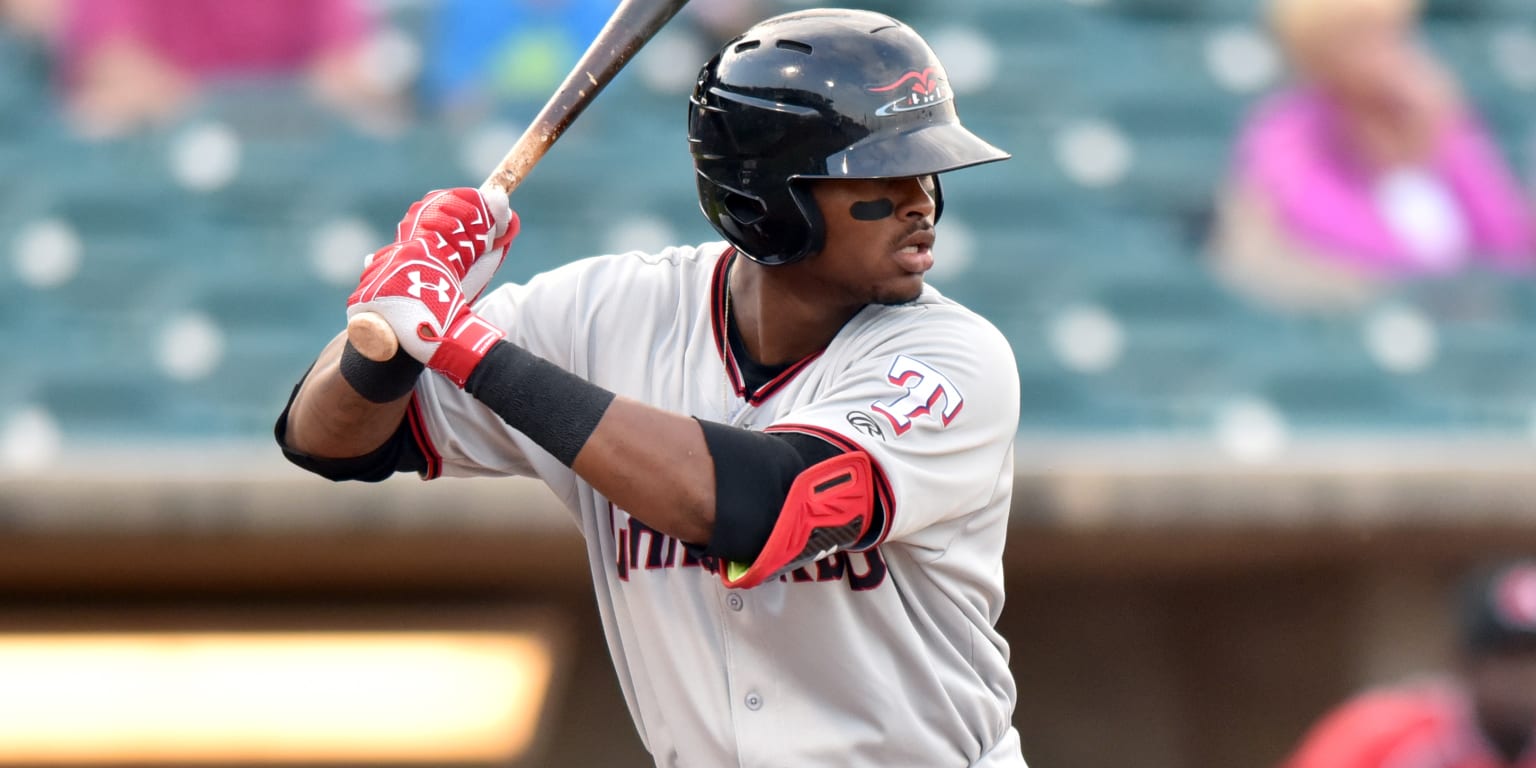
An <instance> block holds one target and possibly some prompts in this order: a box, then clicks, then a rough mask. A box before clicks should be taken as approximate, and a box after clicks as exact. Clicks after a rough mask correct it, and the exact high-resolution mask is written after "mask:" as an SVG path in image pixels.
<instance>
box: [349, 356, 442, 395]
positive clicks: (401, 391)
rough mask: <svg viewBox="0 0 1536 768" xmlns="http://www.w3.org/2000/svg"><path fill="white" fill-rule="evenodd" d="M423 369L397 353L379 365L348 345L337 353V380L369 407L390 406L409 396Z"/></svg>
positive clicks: (422, 366)
mask: <svg viewBox="0 0 1536 768" xmlns="http://www.w3.org/2000/svg"><path fill="white" fill-rule="evenodd" d="M425 368H426V366H424V365H422V364H421V363H419V362H417V361H416V359H415V358H413V357H411V356H410V355H408V354H406V353H405V350H403V349H402V350H400V351H398V352H396V353H395V356H394V357H392V358H390V359H388V360H386V361H384V362H382V363H378V362H374V361H372V360H369V359H368V358H366V357H363V353H361V352H359V351H357V348H356V347H354V346H352V342H350V341H348V342H347V346H346V347H345V348H344V349H342V350H341V378H343V379H346V381H347V383H348V384H351V385H352V388H353V389H355V390H357V393H358V394H359V395H362V396H363V398H364V399H365V400H367V401H369V402H371V403H392V402H394V401H396V400H399V399H400V398H402V397H405V396H406V395H408V394H410V393H411V389H412V388H414V387H415V386H416V380H417V379H419V378H421V372H422V371H423V370H424V369H425Z"/></svg>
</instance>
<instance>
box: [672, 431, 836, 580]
mask: <svg viewBox="0 0 1536 768" xmlns="http://www.w3.org/2000/svg"><path fill="white" fill-rule="evenodd" d="M699 426H700V427H701V428H702V429H703V430H704V443H705V444H706V445H707V446H708V447H709V455H710V457H711V458H712V459H713V460H714V464H715V525H714V531H713V533H712V534H711V536H710V540H709V544H708V545H707V546H705V548H704V552H705V553H706V554H709V555H712V556H715V557H720V558H724V559H727V560H734V561H736V562H741V563H750V562H752V561H753V560H756V559H757V556H758V553H760V552H762V551H763V545H764V544H767V543H768V536H769V535H770V534H772V533H773V527H774V526H775V525H776V524H778V521H779V512H780V511H781V510H782V509H783V508H784V499H785V498H786V497H787V496H788V495H789V488H790V486H791V485H793V484H794V482H795V478H796V477H798V476H799V475H800V473H801V472H804V471H805V469H806V467H809V466H811V465H813V464H819V463H821V462H823V461H825V460H827V459H830V458H832V457H833V456H836V455H838V454H840V453H842V451H841V450H839V449H838V448H837V447H836V446H834V445H832V444H830V443H828V442H826V441H824V440H821V439H818V438H816V437H813V436H811V435H802V434H793V433H786V434H772V435H770V434H764V433H762V432H753V431H751V430H746V429H739V428H737V427H730V426H726V425H724V424H717V423H715V422H711V421H704V420H702V419H700V420H699Z"/></svg>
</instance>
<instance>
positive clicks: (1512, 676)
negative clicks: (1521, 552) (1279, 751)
mask: <svg viewBox="0 0 1536 768" xmlns="http://www.w3.org/2000/svg"><path fill="white" fill-rule="evenodd" d="M1462 649H1463V660H1462V665H1461V669H1460V674H1458V675H1456V676H1454V677H1451V678H1447V679H1441V680H1434V681H1426V682H1422V683H1418V684H1413V685H1405V686H1402V687H1398V688H1392V689H1388V690H1381V691H1375V692H1371V693H1366V694H1364V695H1362V696H1359V697H1358V698H1355V699H1354V700H1352V701H1349V702H1347V703H1345V704H1344V705H1343V706H1342V707H1340V708H1339V709H1338V710H1337V711H1335V712H1333V713H1332V714H1330V715H1329V716H1328V717H1327V718H1326V719H1324V720H1323V721H1322V722H1321V723H1320V724H1318V725H1317V726H1316V727H1315V728H1313V729H1312V731H1311V733H1309V734H1307V736H1306V739H1305V740H1304V741H1303V743H1302V745H1301V747H1300V749H1298V750H1297V752H1296V754H1295V755H1293V756H1292V757H1291V759H1290V761H1289V762H1287V763H1286V764H1285V768H1536V560H1526V561H1522V562H1516V563H1511V564H1508V565H1505V566H1503V567H1500V568H1497V569H1493V570H1491V571H1489V572H1488V573H1487V574H1486V575H1484V576H1482V577H1480V578H1476V579H1474V580H1472V582H1471V583H1470V584H1469V587H1468V589H1467V590H1466V593H1465V595H1464V596H1463V610H1462Z"/></svg>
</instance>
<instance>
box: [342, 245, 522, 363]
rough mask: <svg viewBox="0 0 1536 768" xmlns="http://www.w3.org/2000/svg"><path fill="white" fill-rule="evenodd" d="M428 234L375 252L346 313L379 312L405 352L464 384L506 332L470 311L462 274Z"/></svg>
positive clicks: (353, 293) (348, 303)
mask: <svg viewBox="0 0 1536 768" xmlns="http://www.w3.org/2000/svg"><path fill="white" fill-rule="evenodd" d="M429 237H430V236H426V237H417V238H415V239H412V240H409V241H406V242H402V243H394V244H391V245H389V246H386V247H384V248H382V249H380V250H379V251H378V252H377V253H374V254H373V256H371V257H370V258H369V261H368V265H367V267H366V268H365V269H364V270H363V277H362V280H361V282H360V283H359V284H358V287H357V290H356V291H353V292H352V295H351V296H350V297H348V298H347V317H348V318H350V317H352V316H353V315H356V314H359V313H361V312H374V313H377V314H378V315H379V316H381V317H383V318H384V321H385V322H387V323H389V327H390V328H391V329H392V330H393V331H394V332H395V338H397V339H399V341H400V347H401V348H402V349H404V350H405V352H406V354H408V355H410V356H411V357H413V358H415V359H416V360H418V361H420V362H422V363H425V364H426V365H427V367H429V368H431V369H433V370H435V371H438V372H440V373H442V374H443V375H444V376H447V377H448V378H449V379H450V380H451V381H453V382H454V383H455V384H458V385H459V386H461V387H462V386H464V382H465V381H466V380H467V379H468V378H469V374H470V372H471V371H473V370H474V369H475V366H476V365H478V364H479V363H480V359H481V358H483V357H484V356H485V353H486V352H487V351H489V350H490V348H491V347H492V346H493V345H494V344H495V343H496V342H497V341H499V340H501V338H502V337H504V336H505V335H506V334H505V333H503V332H502V331H501V330H500V329H498V328H496V327H495V326H492V325H491V324H489V323H487V322H485V321H484V320H482V319H481V318H480V316H479V315H476V314H475V313H474V312H471V311H470V309H469V300H468V298H467V296H466V294H465V292H464V287H463V284H462V283H461V282H460V279H459V278H460V276H459V274H458V272H457V271H456V270H455V269H454V267H453V266H452V265H451V262H444V261H443V260H442V259H441V258H439V257H438V255H437V254H436V253H435V249H434V243H431V242H429Z"/></svg>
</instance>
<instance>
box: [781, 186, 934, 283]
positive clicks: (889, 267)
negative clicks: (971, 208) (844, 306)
mask: <svg viewBox="0 0 1536 768" xmlns="http://www.w3.org/2000/svg"><path fill="white" fill-rule="evenodd" d="M811 191H812V194H813V195H814V196H815V198H816V204H817V205H818V206H819V207H820V208H821V215H822V219H823V220H824V221H825V222H826V228H827V230H826V231H827V240H826V244H825V245H824V246H823V247H822V249H821V251H820V252H818V253H814V254H811V256H810V257H809V258H807V259H806V260H805V261H804V262H802V264H804V269H806V270H808V271H810V272H813V273H814V277H815V278H816V280H817V282H818V283H820V284H821V285H824V286H827V287H828V288H829V289H831V290H833V291H836V292H838V293H839V294H841V298H843V299H846V300H847V301H848V302H849V303H850V304H858V305H862V304H902V303H905V302H909V301H913V300H914V299H916V298H917V297H918V295H919V294H921V293H922V292H923V273H925V272H927V271H928V270H929V269H930V268H931V267H933V243H934V232H933V219H934V213H935V211H936V207H935V204H934V182H933V177H932V176H923V177H918V178H906V179H848V180H844V179H837V180H830V181H819V182H816V183H815V185H814V186H813V187H811Z"/></svg>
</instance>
